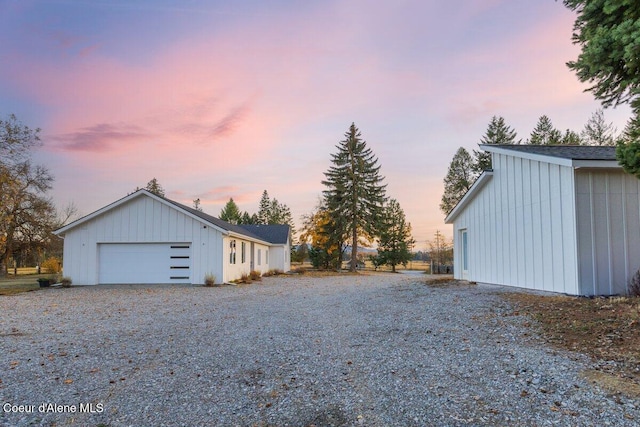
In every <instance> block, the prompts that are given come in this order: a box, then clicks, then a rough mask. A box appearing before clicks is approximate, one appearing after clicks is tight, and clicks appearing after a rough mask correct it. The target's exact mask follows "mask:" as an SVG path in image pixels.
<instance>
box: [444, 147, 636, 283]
mask: <svg viewBox="0 0 640 427" xmlns="http://www.w3.org/2000/svg"><path fill="white" fill-rule="evenodd" d="M481 148H482V149H483V150H485V151H488V152H490V153H491V157H492V166H493V170H491V171H485V172H484V173H483V174H482V175H481V176H480V177H479V178H478V180H477V181H476V182H475V183H474V184H473V186H472V187H471V189H470V190H469V191H468V192H467V194H466V195H465V196H464V197H463V198H462V200H461V201H460V202H459V203H458V204H457V205H456V207H455V208H454V209H453V210H452V211H451V212H450V213H449V215H448V216H447V218H446V219H445V222H446V223H447V224H453V233H454V234H453V236H454V272H455V277H456V278H458V279H467V280H470V281H474V282H481V283H492V284H499V285H510V286H517V287H522V288H529V289H540V290H546V291H553V292H562V293H565V294H570V295H616V294H624V293H626V291H627V285H628V283H629V279H630V278H631V277H632V276H633V274H635V272H636V271H638V269H640V201H639V200H640V180H638V179H637V178H636V177H634V176H632V175H629V174H627V173H625V172H624V171H623V170H622V168H621V167H620V165H619V164H618V162H617V161H616V158H615V147H591V146H535V145H481Z"/></svg>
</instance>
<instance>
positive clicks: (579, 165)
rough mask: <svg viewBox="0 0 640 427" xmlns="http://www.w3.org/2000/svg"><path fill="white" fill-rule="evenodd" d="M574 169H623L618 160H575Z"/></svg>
mask: <svg viewBox="0 0 640 427" xmlns="http://www.w3.org/2000/svg"><path fill="white" fill-rule="evenodd" d="M572 167H573V168H574V169H584V168H589V169H622V166H620V163H618V161H617V160H573V162H572Z"/></svg>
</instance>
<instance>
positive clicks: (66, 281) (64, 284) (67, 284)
mask: <svg viewBox="0 0 640 427" xmlns="http://www.w3.org/2000/svg"><path fill="white" fill-rule="evenodd" d="M60 283H61V284H62V287H63V288H70V287H71V284H72V283H73V281H72V280H71V277H66V276H65V277H63V278H62V280H60Z"/></svg>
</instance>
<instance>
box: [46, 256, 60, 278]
mask: <svg viewBox="0 0 640 427" xmlns="http://www.w3.org/2000/svg"><path fill="white" fill-rule="evenodd" d="M60 265H61V263H60V260H59V259H58V258H56V257H54V256H52V257H49V258H47V259H46V260H45V261H44V262H43V263H42V266H41V267H42V272H43V273H49V274H58V273H60V271H61V268H60Z"/></svg>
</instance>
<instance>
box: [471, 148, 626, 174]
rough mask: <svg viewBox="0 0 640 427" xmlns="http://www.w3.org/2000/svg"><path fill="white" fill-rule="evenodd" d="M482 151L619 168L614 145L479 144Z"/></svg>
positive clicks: (577, 166)
mask: <svg viewBox="0 0 640 427" xmlns="http://www.w3.org/2000/svg"><path fill="white" fill-rule="evenodd" d="M480 148H482V149H483V150H484V151H488V152H490V153H497V154H506V155H509V156H515V157H521V158H525V159H530V160H537V161H542V162H546V163H553V164H558V165H562V166H569V167H572V168H576V169H578V168H584V167H591V168H616V169H617V168H620V167H621V166H620V165H619V164H618V161H617V160H616V147H611V146H594V145H498V144H495V145H494V144H480Z"/></svg>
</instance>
